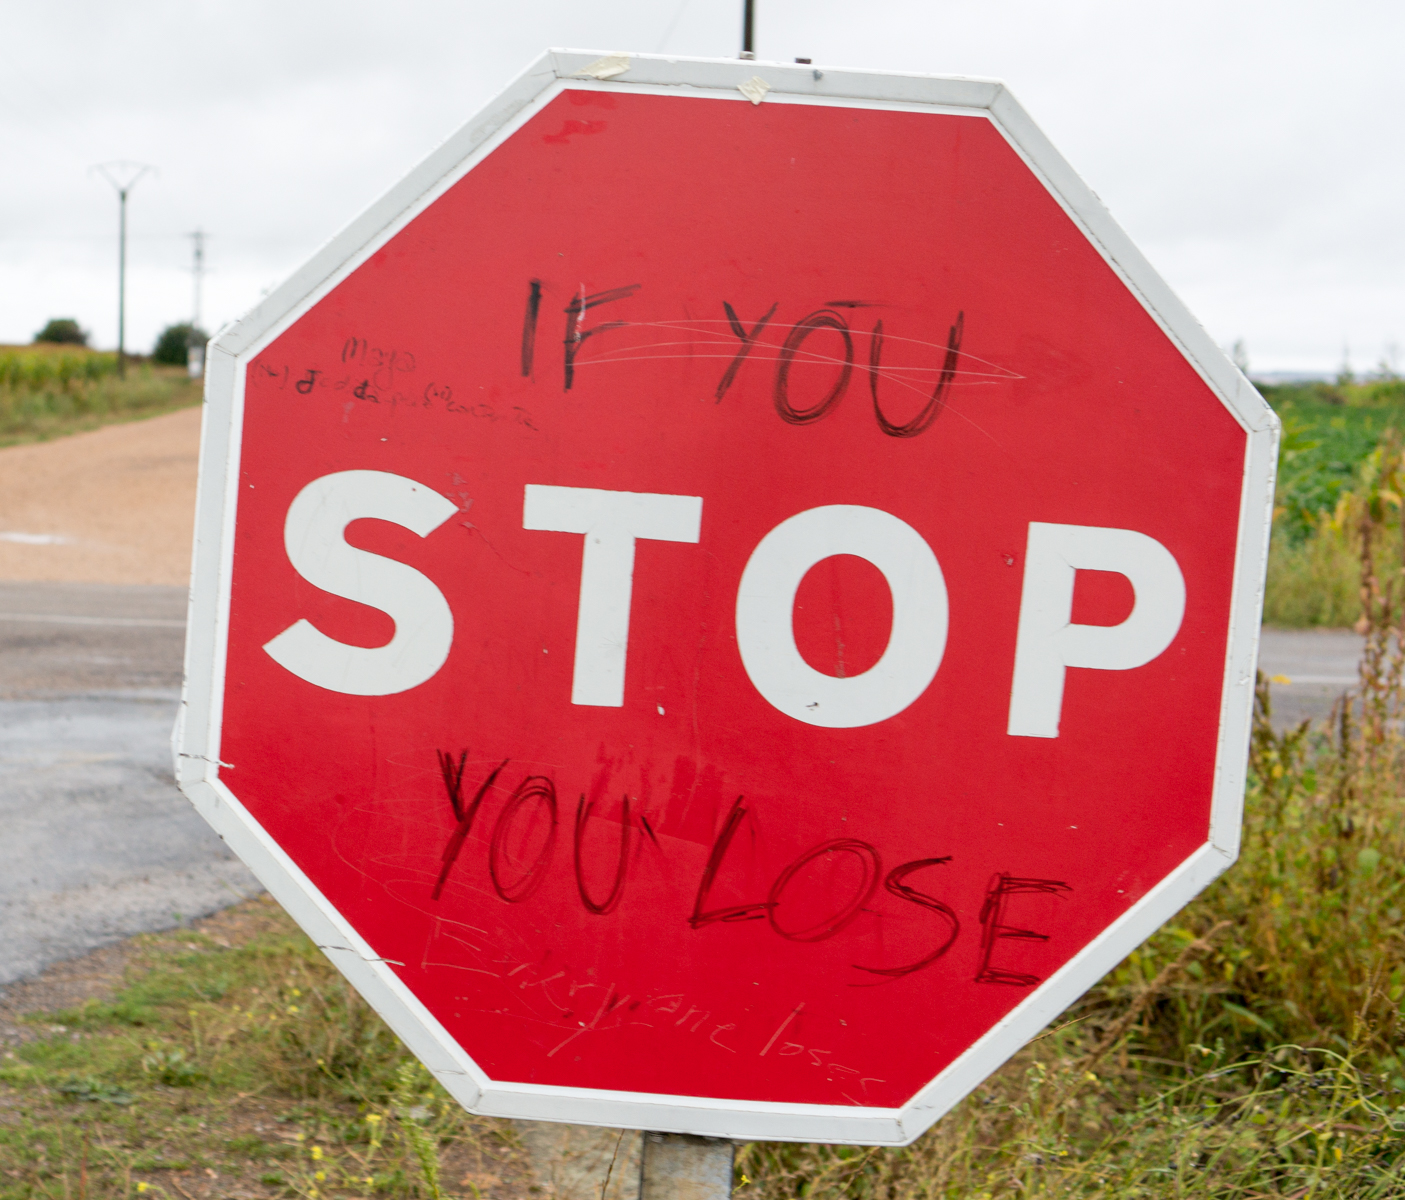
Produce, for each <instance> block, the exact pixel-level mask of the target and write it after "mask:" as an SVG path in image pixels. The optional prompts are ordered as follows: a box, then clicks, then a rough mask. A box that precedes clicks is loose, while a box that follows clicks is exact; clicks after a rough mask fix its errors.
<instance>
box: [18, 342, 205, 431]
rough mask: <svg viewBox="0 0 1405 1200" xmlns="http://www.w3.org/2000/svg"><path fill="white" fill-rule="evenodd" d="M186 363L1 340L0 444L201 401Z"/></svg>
mask: <svg viewBox="0 0 1405 1200" xmlns="http://www.w3.org/2000/svg"><path fill="white" fill-rule="evenodd" d="M200 399H201V382H200V381H199V380H192V379H191V378H190V377H189V376H188V374H187V373H186V371H185V368H183V367H157V366H152V365H151V364H149V363H129V364H128V369H127V376H126V378H125V379H122V378H119V377H118V375H117V358H116V355H113V354H105V353H99V352H96V351H91V350H84V349H81V348H76V347H65V348H63V349H61V350H60V349H57V348H33V347H26V348H23V349H21V348H13V347H10V348H7V347H0V446H13V445H16V444H18V443H21V442H42V441H48V440H49V439H51V438H56V437H63V436H65V435H67V434H70V433H80V432H82V431H84V430H87V429H97V428H98V427H100V426H102V425H110V424H113V423H114V422H118V421H131V420H136V419H139V418H142V417H154V416H158V415H160V414H161V413H165V412H172V411H174V410H175V409H178V408H187V407H189V406H190V405H192V404H198V403H199V402H200Z"/></svg>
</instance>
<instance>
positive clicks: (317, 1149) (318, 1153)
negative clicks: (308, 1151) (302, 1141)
mask: <svg viewBox="0 0 1405 1200" xmlns="http://www.w3.org/2000/svg"><path fill="white" fill-rule="evenodd" d="M312 1157H313V1158H321V1157H322V1147H321V1146H313V1147H312Z"/></svg>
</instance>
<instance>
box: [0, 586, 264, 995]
mask: <svg viewBox="0 0 1405 1200" xmlns="http://www.w3.org/2000/svg"><path fill="white" fill-rule="evenodd" d="M184 637H185V593H184V591H183V589H180V588H173V587H154V586H152V587H132V586H125V587H123V586H111V585H104V584H41V583H0V985H3V984H5V983H9V982H12V981H13V980H16V979H22V978H25V977H26V976H29V975H32V974H34V973H36V972H37V971H39V970H40V969H42V968H43V967H44V966H46V965H47V964H49V963H51V962H55V961H57V960H59V959H64V958H70V957H72V956H73V955H76V954H81V953H83V952H84V951H86V950H90V949H93V948H94V947H96V946H100V945H104V944H106V943H108V942H112V941H116V940H117V939H119V938H123V937H126V936H129V935H131V934H134V933H141V932H146V931H150V930H154V929H164V928H169V927H171V926H172V925H174V924H177V923H178V922H179V921H180V920H181V919H183V918H189V917H193V916H200V915H204V914H205V913H209V912H213V911H214V910H215V909H217V908H220V907H222V906H224V905H226V904H230V903H232V902H233V901H235V900H237V899H240V898H242V897H244V896H248V895H252V894H253V893H254V892H255V891H256V890H258V885H257V883H256V882H255V880H254V878H253V876H252V875H250V874H249V872H248V871H247V870H246V869H245V867H244V866H243V864H241V863H240V862H239V861H238V860H237V859H235V858H234V856H233V855H232V854H230V852H229V851H228V850H227V849H226V848H225V846H224V843H223V842H221V841H220V840H219V838H217V837H216V836H215V835H214V834H213V833H211V832H210V830H209V828H208V827H207V826H206V825H205V823H204V821H202V820H201V819H200V818H199V817H198V816H197V815H196V813H195V811H194V809H192V808H191V807H190V805H189V804H188V803H187V802H186V800H185V798H184V797H182V796H181V794H180V793H179V792H178V791H177V790H176V787H175V781H174V779H173V778H172V776H171V749H170V736H171V725H172V723H173V721H174V720H175V712H176V704H177V701H178V698H179V688H180V662H181V652H182V646H183V642H184Z"/></svg>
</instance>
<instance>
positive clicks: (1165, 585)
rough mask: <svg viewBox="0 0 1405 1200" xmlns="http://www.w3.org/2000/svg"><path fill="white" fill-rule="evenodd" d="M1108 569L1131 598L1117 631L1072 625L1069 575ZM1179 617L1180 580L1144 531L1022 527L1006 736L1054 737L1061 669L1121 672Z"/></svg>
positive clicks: (1153, 650)
mask: <svg viewBox="0 0 1405 1200" xmlns="http://www.w3.org/2000/svg"><path fill="white" fill-rule="evenodd" d="M1079 570H1084V571H1115V572H1116V573H1117V574H1119V575H1124V576H1126V578H1127V579H1128V580H1129V581H1130V582H1131V584H1132V591H1133V593H1134V595H1135V596H1136V600H1135V602H1134V603H1133V605H1132V611H1131V614H1130V615H1129V616H1128V617H1127V619H1126V620H1125V621H1123V622H1122V623H1121V624H1120V625H1074V624H1073V623H1072V620H1071V618H1072V616H1073V581H1074V575H1075V573H1076V572H1077V571H1079ZM1184 616H1185V579H1184V577H1183V576H1182V575H1181V569H1180V567H1179V566H1178V565H1177V564H1176V560H1175V559H1174V558H1172V557H1171V552H1170V551H1169V550H1167V549H1166V547H1165V546H1163V545H1162V544H1161V543H1160V542H1158V541H1155V540H1154V539H1152V538H1149V537H1147V536H1146V534H1144V533H1136V532H1134V531H1133V530H1130V529H1104V528H1101V527H1099V526H1096V525H1047V524H1045V523H1043V522H1042V521H1031V522H1030V524H1029V542H1028V546H1027V548H1026V550H1025V562H1024V589H1023V592H1022V594H1021V596H1020V625H1019V634H1018V637H1017V640H1016V642H1015V678H1014V683H1013V684H1012V686H1011V688H1010V724H1009V728H1008V732H1009V733H1010V734H1011V735H1012V736H1014V737H1046V738H1052V737H1058V736H1059V715H1060V711H1061V710H1062V708H1063V693H1064V672H1065V670H1066V669H1067V668H1068V667H1093V668H1095V669H1098V670H1102V671H1126V670H1130V669H1131V668H1133V667H1140V666H1144V665H1145V664H1147V663H1149V662H1150V661H1151V660H1152V659H1153V658H1155V657H1156V656H1157V655H1158V654H1160V653H1161V652H1162V651H1163V650H1165V649H1166V647H1167V646H1169V645H1170V644H1171V642H1172V641H1173V640H1174V639H1175V636H1176V634H1177V632H1178V631H1179V630H1180V627H1181V618H1182V617H1184Z"/></svg>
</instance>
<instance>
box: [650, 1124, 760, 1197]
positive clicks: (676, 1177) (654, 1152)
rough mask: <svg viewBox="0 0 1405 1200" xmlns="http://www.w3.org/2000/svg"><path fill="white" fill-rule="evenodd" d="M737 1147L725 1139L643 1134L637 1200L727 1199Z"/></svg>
mask: <svg viewBox="0 0 1405 1200" xmlns="http://www.w3.org/2000/svg"><path fill="white" fill-rule="evenodd" d="M735 1154H736V1146H735V1145H734V1144H733V1143H732V1142H731V1141H729V1140H728V1139H726V1138H708V1137H694V1136H693V1135H692V1134H688V1133H646V1134H645V1135H644V1149H643V1153H642V1154H641V1155H640V1156H639V1200H727V1198H728V1197H729V1196H731V1194H732V1160H733V1157H734V1156H735Z"/></svg>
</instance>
